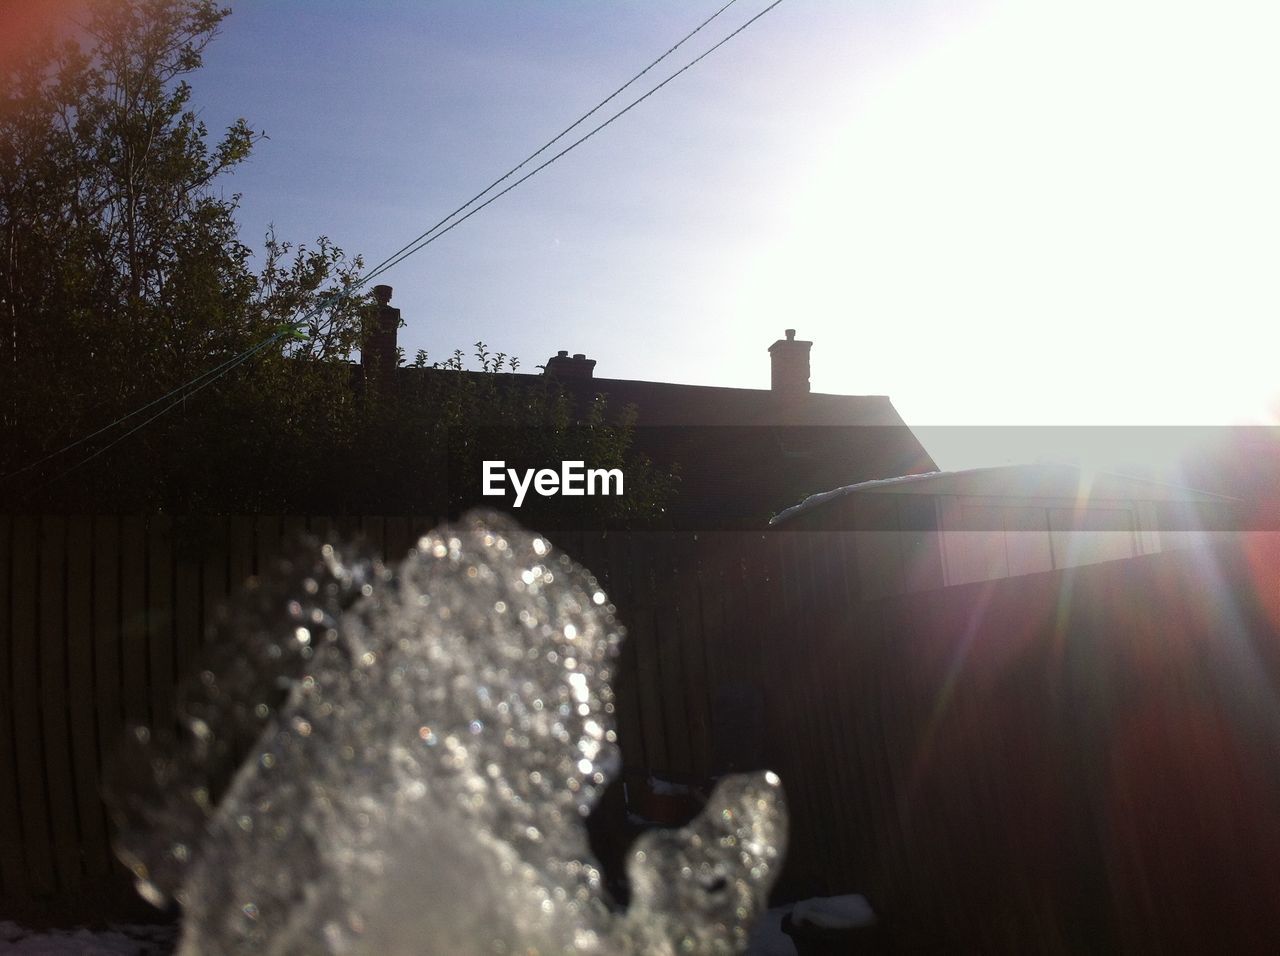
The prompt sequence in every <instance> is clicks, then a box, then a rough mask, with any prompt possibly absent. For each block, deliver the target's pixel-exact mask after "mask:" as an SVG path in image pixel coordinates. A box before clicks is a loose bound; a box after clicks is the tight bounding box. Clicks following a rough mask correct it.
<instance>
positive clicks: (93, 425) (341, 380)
mask: <svg viewBox="0 0 1280 956" xmlns="http://www.w3.org/2000/svg"><path fill="white" fill-rule="evenodd" d="M227 13H228V11H226V10H223V9H219V8H218V7H217V6H215V4H214V3H213V2H211V0H129V2H107V3H95V4H94V5H93V6H92V7H91V8H90V13H89V19H88V21H87V23H85V24H83V25H82V29H81V31H80V32H81V36H80V37H79V38H73V39H66V40H63V41H61V42H55V41H54V40H52V39H50V40H48V41H46V42H45V43H43V44H41V45H39V46H37V47H35V48H33V49H31V50H29V51H28V53H27V55H26V56H25V57H24V58H22V59H21V60H18V61H16V62H10V63H6V64H3V65H2V66H0V243H2V246H0V252H2V255H0V315H2V316H3V317H2V318H0V323H2V326H0V334H2V337H3V343H2V344H0V349H2V351H0V360H2V361H3V368H4V373H3V374H0V400H2V402H3V404H2V405H0V409H2V411H0V415H2V416H3V439H4V440H3V441H2V442H0V474H8V473H9V472H11V471H13V470H14V469H17V468H20V467H22V466H23V465H24V464H26V463H28V462H31V461H33V460H35V459H38V458H40V457H41V456H42V455H44V454H46V453H48V452H49V451H51V450H55V449H57V448H60V447H62V446H64V445H65V444H66V443H68V442H70V441H74V440H76V439H78V438H80V437H82V436H84V435H86V434H89V433H91V432H93V431H94V430H96V429H98V428H101V427H102V426H104V425H107V424H109V423H111V422H112V421H114V420H116V419H117V418H118V417H119V416H123V415H126V414H127V413H129V412H130V411H132V410H134V409H136V408H138V407H139V406H142V405H144V404H146V403H148V402H151V401H153V400H155V399H157V398H160V397H161V396H164V395H166V394H168V393H169V392H170V391H171V390H173V389H175V388H177V387H179V386H181V385H183V384H184V383H187V382H190V381H191V380H192V379H194V378H196V377H197V376H199V375H201V374H202V373H204V372H206V371H208V370H209V369H211V368H215V367H217V366H219V365H220V364H222V363H224V362H226V361H228V360H231V359H232V358H233V357H235V356H238V355H241V354H242V353H244V352H245V351H246V350H248V349H250V348H252V347H254V346H255V345H258V344H259V343H262V342H264V341H266V340H268V339H270V338H271V337H272V336H273V335H276V334H278V332H279V330H280V329H281V328H282V327H283V326H284V325H285V324H286V323H288V322H290V321H293V320H295V319H296V318H297V317H298V316H299V315H307V314H312V313H314V318H313V319H312V321H311V322H310V323H308V324H309V325H311V326H312V328H311V329H310V330H309V331H311V332H313V333H314V334H312V335H310V336H309V337H308V338H307V339H306V340H305V341H304V342H301V343H299V342H296V341H292V342H291V344H287V345H283V346H271V347H268V348H265V349H263V350H262V351H261V352H260V353H258V354H255V355H254V356H253V359H252V361H246V362H244V363H243V364H241V365H239V366H237V367H235V368H234V369H233V370H232V371H230V372H229V373H228V374H226V375H225V376H223V377H221V378H220V379H218V380H217V381H216V382H212V383H210V384H208V385H207V386H206V387H205V388H203V389H201V391H200V393H199V394H198V395H196V394H193V395H191V396H190V398H189V400H188V401H186V402H184V403H183V405H182V406H181V407H180V408H176V409H174V410H173V411H172V412H170V413H168V414H165V415H162V416H161V417H159V418H157V419H156V420H155V421H153V422H151V423H149V424H147V425H146V427H145V428H141V429H139V431H138V433H137V434H136V435H133V436H131V437H130V438H129V439H128V446H127V454H121V453H114V451H113V452H111V453H106V454H104V455H102V457H101V459H99V460H94V461H90V462H87V463H86V464H85V465H83V466H82V467H81V468H80V469H78V470H77V471H76V472H73V474H71V475H67V476H65V477H64V476H63V475H62V472H64V471H65V470H67V469H68V468H71V467H72V466H75V465H77V464H78V463H79V462H81V461H83V460H84V459H85V458H87V457H88V456H89V455H91V454H93V453H94V452H95V451H98V450H101V449H102V448H104V447H105V445H106V444H107V443H108V442H111V441H113V440H114V439H116V438H117V437H119V436H120V435H121V434H122V433H123V432H125V431H127V430H128V429H130V428H132V427H134V426H136V425H139V424H141V422H142V421H143V420H144V419H146V418H148V417H149V416H150V415H151V414H152V413H153V412H154V411H156V410H159V408H160V407H162V406H156V407H155V408H153V409H150V410H148V412H146V413H144V414H143V415H140V416H136V417H135V418H133V419H130V420H129V421H127V422H124V423H122V424H121V425H120V426H119V427H118V428H115V429H111V430H109V431H107V432H104V433H103V434H102V435H101V436H99V438H98V439H96V440H95V441H91V442H87V443H85V444H84V445H83V446H79V447H77V448H76V449H74V450H73V451H72V452H70V453H68V454H66V455H64V456H59V457H58V458H56V459H54V460H51V461H50V462H49V463H48V464H47V466H46V467H44V468H41V469H30V470H29V471H27V472H25V473H23V474H22V475H21V476H15V478H16V479H18V481H17V490H16V491H15V485H14V482H12V481H11V482H10V483H9V484H10V486H9V487H7V488H5V489H4V491H5V493H6V500H7V501H8V503H9V504H11V505H12V504H13V503H14V499H15V498H19V499H25V500H26V501H28V502H30V503H31V505H29V506H40V505H46V504H48V503H51V502H53V503H61V504H65V505H71V506H85V505H91V504H93V503H94V502H97V501H109V502H111V503H112V504H113V506H115V507H122V508H124V507H128V508H150V507H171V508H172V507H185V508H196V509H199V508H200V507H204V506H208V507H217V508H252V507H254V506H255V505H257V504H259V503H260V502H262V501H266V500H279V498H280V496H281V494H283V493H286V492H287V487H288V473H289V472H290V471H292V470H294V469H296V468H299V467H305V466H308V465H314V464H315V463H316V458H317V456H318V455H320V454H321V453H322V452H323V451H324V450H325V449H326V448H327V447H329V446H330V444H331V442H332V441H333V440H334V439H335V438H339V437H340V436H342V435H344V434H345V433H347V432H348V431H349V430H350V424H349V419H350V415H351V413H352V403H351V401H350V396H349V386H348V384H347V382H346V381H345V379H347V378H349V371H348V370H347V369H346V368H344V367H343V366H341V365H339V364H336V363H335V361H334V360H335V359H342V358H346V357H348V356H349V355H350V353H351V350H352V348H354V347H355V346H357V345H358V340H359V331H360V315H361V304H362V303H361V301H360V299H359V298H358V297H355V296H351V297H347V298H342V297H338V296H336V295H335V294H336V293H338V292H341V291H342V290H343V289H344V288H347V287H349V285H350V283H351V281H352V279H353V277H354V275H355V271H356V270H357V269H358V268H359V265H360V263H359V260H358V259H355V260H351V259H348V258H347V257H346V256H344V254H343V253H342V251H341V250H340V249H338V248H337V247H335V246H334V245H333V244H332V243H331V242H329V240H328V239H326V238H321V239H320V240H319V241H318V242H317V243H316V244H315V245H314V246H313V247H311V248H303V247H293V246H291V245H290V244H288V243H286V242H282V241H280V240H278V239H276V237H275V236H274V235H271V236H268V238H267V244H266V250H265V264H264V267H263V268H262V270H261V272H260V273H255V272H254V271H253V270H252V268H251V250H250V249H249V248H248V247H247V246H246V245H244V243H242V242H241V241H240V239H239V235H238V230H237V225H236V221H235V212H236V208H237V204H238V201H239V196H238V195H233V196H231V197H230V198H227V197H225V196H223V195H222V194H221V192H220V190H219V189H218V188H217V187H218V186H220V180H221V178H222V177H224V176H225V175H226V174H228V173H230V172H231V171H233V170H234V168H235V167H236V166H237V165H239V164H240V163H241V162H243V161H244V160H245V158H246V157H247V156H248V155H249V153H250V150H251V149H252V147H253V144H254V142H255V141H256V140H257V139H258V138H259V136H260V135H261V134H260V133H257V132H255V131H253V130H252V129H251V128H250V127H249V126H248V124H247V123H246V122H245V121H244V120H238V121H237V122H236V123H235V124H233V125H232V126H231V127H230V128H228V129H227V130H226V131H225V132H224V133H223V135H222V136H221V138H219V139H217V140H216V141H211V137H210V135H209V131H208V130H207V129H206V127H205V125H204V124H203V123H202V122H200V120H199V119H198V117H197V115H196V113H195V111H194V109H193V108H192V106H191V87H190V85H189V84H188V82H187V80H186V77H187V76H188V75H189V74H191V73H193V72H194V71H195V70H197V69H198V68H199V66H200V64H201V58H202V54H203V52H204V50H205V48H206V46H207V44H208V43H209V42H210V40H211V39H212V38H213V36H214V35H215V33H216V31H217V28H218V24H219V23H220V22H221V21H222V19H223V18H224V17H225V16H226V15H227ZM324 301H327V302H330V303H337V304H336V305H334V306H333V307H331V308H329V309H327V310H318V306H319V305H320V304H321V303H322V302H324ZM267 448H271V449H275V450H276V454H274V455H270V456H266V457H263V456H262V452H263V451H264V449H267ZM250 461H255V462H258V463H259V465H260V466H259V467H255V468H253V469H252V480H245V474H244V470H245V465H246V463H247V462H250ZM50 481H52V484H51V485H46V483H47V482H50Z"/></svg>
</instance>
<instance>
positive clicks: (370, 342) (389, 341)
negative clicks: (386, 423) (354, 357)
mask: <svg viewBox="0 0 1280 956" xmlns="http://www.w3.org/2000/svg"><path fill="white" fill-rule="evenodd" d="M373 297H374V299H375V300H376V301H377V303H378V304H377V305H375V306H373V308H372V310H371V311H372V313H373V314H372V315H371V316H370V318H371V320H372V321H371V322H370V323H369V325H368V327H367V328H366V331H365V338H364V341H363V342H362V343H361V345H360V364H361V365H363V366H364V368H365V373H366V375H368V376H370V377H371V378H377V379H380V380H381V381H382V386H381V387H383V388H393V387H394V385H395V371H396V366H397V364H398V363H399V361H400V357H399V352H398V351H397V344H396V338H397V335H398V331H399V328H400V310H399V309H396V308H392V307H391V306H390V305H388V304H387V303H389V302H390V301H391V286H389V285H375V286H374V287H373Z"/></svg>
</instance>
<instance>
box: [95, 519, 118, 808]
mask: <svg viewBox="0 0 1280 956" xmlns="http://www.w3.org/2000/svg"><path fill="white" fill-rule="evenodd" d="M93 699H94V707H95V709H96V710H97V714H98V740H97V743H98V774H99V777H101V775H102V772H103V769H104V768H105V767H106V765H107V761H108V760H109V759H110V755H111V753H112V751H113V749H114V747H115V745H116V739H117V738H118V737H119V735H120V714H121V707H120V520H119V519H118V518H114V517H100V518H95V519H94V521H93ZM103 825H104V827H105V825H106V824H105V817H104V824H103Z"/></svg>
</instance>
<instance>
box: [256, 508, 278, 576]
mask: <svg viewBox="0 0 1280 956" xmlns="http://www.w3.org/2000/svg"><path fill="white" fill-rule="evenodd" d="M281 534H282V532H281V525H280V519H279V518H278V517H274V516H272V515H258V516H257V518H256V519H254V523H253V548H254V550H253V573H254V574H255V575H256V576H258V577H260V578H261V577H266V576H267V575H268V574H270V573H271V562H272V561H274V560H275V559H276V558H278V557H280V551H281V549H280V537H281Z"/></svg>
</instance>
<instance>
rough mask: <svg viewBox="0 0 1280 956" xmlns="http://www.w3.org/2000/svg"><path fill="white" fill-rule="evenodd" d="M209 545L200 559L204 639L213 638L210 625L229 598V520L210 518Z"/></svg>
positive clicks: (201, 637) (207, 536)
mask: <svg viewBox="0 0 1280 956" xmlns="http://www.w3.org/2000/svg"><path fill="white" fill-rule="evenodd" d="M209 531H210V533H209V534H208V535H206V540H208V541H211V542H214V543H213V544H210V545H207V546H206V548H205V552H204V554H203V555H201V561H200V642H201V643H202V644H203V643H204V642H205V641H208V640H210V639H211V638H212V633H211V631H210V628H211V627H212V626H213V624H214V622H215V621H216V620H217V616H218V608H220V607H222V605H223V603H224V602H225V601H226V600H227V519H226V518H210V519H209Z"/></svg>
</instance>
